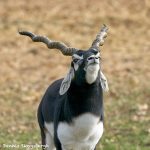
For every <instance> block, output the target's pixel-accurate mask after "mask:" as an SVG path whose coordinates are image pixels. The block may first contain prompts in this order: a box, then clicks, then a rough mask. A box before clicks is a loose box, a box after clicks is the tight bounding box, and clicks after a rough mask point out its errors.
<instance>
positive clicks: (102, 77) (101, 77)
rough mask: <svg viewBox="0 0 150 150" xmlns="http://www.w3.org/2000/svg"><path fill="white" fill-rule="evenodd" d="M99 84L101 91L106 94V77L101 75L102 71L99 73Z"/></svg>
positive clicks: (107, 88)
mask: <svg viewBox="0 0 150 150" xmlns="http://www.w3.org/2000/svg"><path fill="white" fill-rule="evenodd" d="M100 83H101V86H102V89H103V90H104V91H105V92H108V91H109V87H108V82H107V79H106V77H105V76H104V74H103V73H102V71H100Z"/></svg>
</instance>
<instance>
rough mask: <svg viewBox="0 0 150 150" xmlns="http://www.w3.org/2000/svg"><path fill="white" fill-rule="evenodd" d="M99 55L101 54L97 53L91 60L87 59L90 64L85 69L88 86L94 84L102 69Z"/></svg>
mask: <svg viewBox="0 0 150 150" xmlns="http://www.w3.org/2000/svg"><path fill="white" fill-rule="evenodd" d="M99 55H100V53H97V54H96V55H91V56H90V57H89V58H87V61H88V62H87V66H86V68H85V71H86V75H85V78H86V81H87V83H88V84H92V83H94V82H95V81H96V79H97V76H98V72H99V69H100V66H99ZM90 58H93V59H90ZM94 59H95V60H94Z"/></svg>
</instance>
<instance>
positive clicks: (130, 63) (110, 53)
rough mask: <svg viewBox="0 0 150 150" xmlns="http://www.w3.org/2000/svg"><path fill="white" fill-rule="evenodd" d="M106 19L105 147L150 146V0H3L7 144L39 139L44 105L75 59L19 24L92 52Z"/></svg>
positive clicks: (2, 112) (0, 128)
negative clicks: (38, 40) (40, 110)
mask: <svg viewBox="0 0 150 150" xmlns="http://www.w3.org/2000/svg"><path fill="white" fill-rule="evenodd" d="M103 24H106V25H107V26H108V27H109V33H108V37H107V39H106V40H105V44H104V46H103V47H102V48H101V55H102V69H103V72H104V73H105V75H106V77H107V78H108V82H109V88H110V91H109V92H108V93H106V94H105V99H104V103H105V133H104V136H103V138H102V141H101V142H100V144H99V145H98V148H99V149H103V150H126V149H128V148H129V147H130V150H148V148H149V147H150V126H149V124H150V116H149V114H150V1H149V0H143V1H141V0H116V1H114V0H105V1H100V0H84V1H81V0H66V1H63V0H55V1H53V0H42V1H41V0H36V1H34V0H0V145H1V146H0V147H1V148H2V147H3V146H2V145H3V144H4V143H12V142H13V143H27V144H35V143H40V133H39V128H38V125H37V120H36V110H37V107H38V104H39V102H40V99H41V97H42V96H43V94H44V92H45V90H46V88H47V87H48V85H49V84H50V83H52V82H53V81H54V80H56V79H58V78H61V77H63V76H64V75H65V74H66V73H67V70H68V68H69V65H70V60H71V59H70V58H69V57H65V56H63V55H62V54H61V53H60V52H59V51H57V50H49V49H47V47H46V46H45V45H44V44H41V43H33V42H32V41H31V40H30V39H29V38H26V37H23V36H20V35H19V34H18V30H19V29H26V30H28V31H32V32H34V33H36V34H40V35H45V36H48V37H49V38H50V39H54V40H58V41H62V42H64V43H66V44H67V45H69V46H71V47H76V48H80V49H85V50H86V49H88V48H89V47H90V45H91V43H92V41H93V39H94V38H95V35H96V34H97V33H98V31H99V29H100V27H101V26H102V25H103ZM2 149H4V147H3V148H2ZM5 149H6V148H5Z"/></svg>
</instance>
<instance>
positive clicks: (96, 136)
mask: <svg viewBox="0 0 150 150" xmlns="http://www.w3.org/2000/svg"><path fill="white" fill-rule="evenodd" d="M57 134H58V138H59V140H60V142H61V144H62V147H63V149H64V150H94V148H95V146H96V144H97V143H98V141H99V140H100V138H101V136H102V134H103V123H102V122H99V117H96V116H94V115H92V114H90V113H86V114H83V115H80V116H79V117H76V118H75V119H74V120H73V123H72V124H67V123H65V122H61V123H59V125H58V130H57Z"/></svg>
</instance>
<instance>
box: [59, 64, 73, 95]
mask: <svg viewBox="0 0 150 150" xmlns="http://www.w3.org/2000/svg"><path fill="white" fill-rule="evenodd" d="M73 78H74V69H73V68H72V67H71V68H70V70H69V72H68V74H67V75H66V77H65V78H64V79H63V81H62V83H61V86H60V89H59V94H60V95H63V94H65V93H66V92H67V91H68V89H69V87H70V84H71V80H72V79H73Z"/></svg>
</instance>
